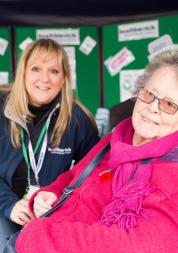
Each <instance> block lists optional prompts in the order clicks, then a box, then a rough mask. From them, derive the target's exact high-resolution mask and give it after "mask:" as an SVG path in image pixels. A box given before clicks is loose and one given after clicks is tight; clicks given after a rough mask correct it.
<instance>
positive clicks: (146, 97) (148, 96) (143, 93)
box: [138, 89, 155, 104]
mask: <svg viewBox="0 0 178 253" xmlns="http://www.w3.org/2000/svg"><path fill="white" fill-rule="evenodd" d="M138 98H139V99H140V100H142V101H143V102H145V103H147V104H150V103H151V102H153V100H154V99H155V96H154V95H153V93H151V92H149V91H148V90H145V89H141V90H140V91H139V93H138Z"/></svg>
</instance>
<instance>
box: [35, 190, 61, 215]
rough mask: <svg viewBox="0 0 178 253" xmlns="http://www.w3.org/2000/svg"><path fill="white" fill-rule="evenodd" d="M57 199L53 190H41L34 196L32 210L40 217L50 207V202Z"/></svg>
mask: <svg viewBox="0 0 178 253" xmlns="http://www.w3.org/2000/svg"><path fill="white" fill-rule="evenodd" d="M56 200H57V196H56V195H55V194H54V193H53V192H47V191H41V192H39V193H38V194H37V196H36V197H35V198H34V204H33V210H34V213H35V215H36V217H40V216H41V215H43V214H44V213H46V212H47V211H48V210H50V209H51V208H52V204H53V203H54V201H56Z"/></svg>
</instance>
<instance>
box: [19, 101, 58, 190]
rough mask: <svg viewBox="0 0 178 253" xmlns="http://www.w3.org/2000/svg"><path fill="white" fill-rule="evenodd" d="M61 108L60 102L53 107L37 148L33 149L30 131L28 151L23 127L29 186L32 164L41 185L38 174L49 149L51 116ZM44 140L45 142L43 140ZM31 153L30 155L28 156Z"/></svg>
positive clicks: (23, 148) (23, 147) (23, 149)
mask: <svg viewBox="0 0 178 253" xmlns="http://www.w3.org/2000/svg"><path fill="white" fill-rule="evenodd" d="M57 108H59V103H58V104H57V105H56V106H55V108H53V110H52V111H51V112H50V114H49V116H48V118H47V121H46V122H45V124H44V126H43V128H42V130H41V132H40V135H39V137H38V140H37V143H36V145H35V150H34V151H33V147H32V143H31V140H30V134H29V132H28V135H29V144H28V152H27V148H26V146H25V142H24V130H23V129H22V128H21V131H20V134H21V139H22V152H23V156H24V159H25V162H26V165H27V169H28V184H29V185H28V186H30V166H31V168H32V170H33V172H34V174H35V179H36V182H37V184H38V185H39V177H38V174H39V172H40V170H41V168H42V165H43V161H44V157H45V153H46V149H47V142H48V138H47V136H48V128H49V124H50V121H51V117H52V115H53V113H54V111H55V110H56V109H57ZM42 140H43V142H42ZM41 142H42V145H41V150H40V154H39V158H38V162H37V164H36V161H35V154H36V152H37V150H38V149H39V146H40V144H41ZM28 155H29V156H28Z"/></svg>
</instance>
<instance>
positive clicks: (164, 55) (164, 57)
mask: <svg viewBox="0 0 178 253" xmlns="http://www.w3.org/2000/svg"><path fill="white" fill-rule="evenodd" d="M163 67H171V68H173V69H174V70H175V73H176V74H177V77H178V49H176V50H175V49H173V50H166V51H163V52H161V53H159V54H157V55H156V56H155V57H153V58H152V59H151V61H150V63H148V65H147V66H146V68H145V70H144V73H143V74H142V75H141V76H139V77H138V78H137V80H136V82H135V91H134V92H135V93H137V92H138V90H139V89H140V88H143V87H144V86H145V84H146V83H147V82H148V80H149V79H150V78H151V77H152V75H153V74H154V72H155V71H156V70H158V69H160V68H163Z"/></svg>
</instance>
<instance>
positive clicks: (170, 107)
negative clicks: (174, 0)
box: [137, 88, 178, 115]
mask: <svg viewBox="0 0 178 253" xmlns="http://www.w3.org/2000/svg"><path fill="white" fill-rule="evenodd" d="M137 98H138V99H140V100H141V101H142V102H144V103H146V104H151V103H152V102H153V101H155V99H157V100H158V108H159V109H160V110H161V111H163V112H165V113H167V114H171V115H173V114H175V113H176V112H177V110H178V105H176V104H175V103H173V102H171V101H169V100H167V99H164V98H163V99H161V98H157V97H156V96H155V95H154V94H153V93H152V92H150V91H148V90H145V89H143V88H142V89H140V91H139V92H138V95H137Z"/></svg>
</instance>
